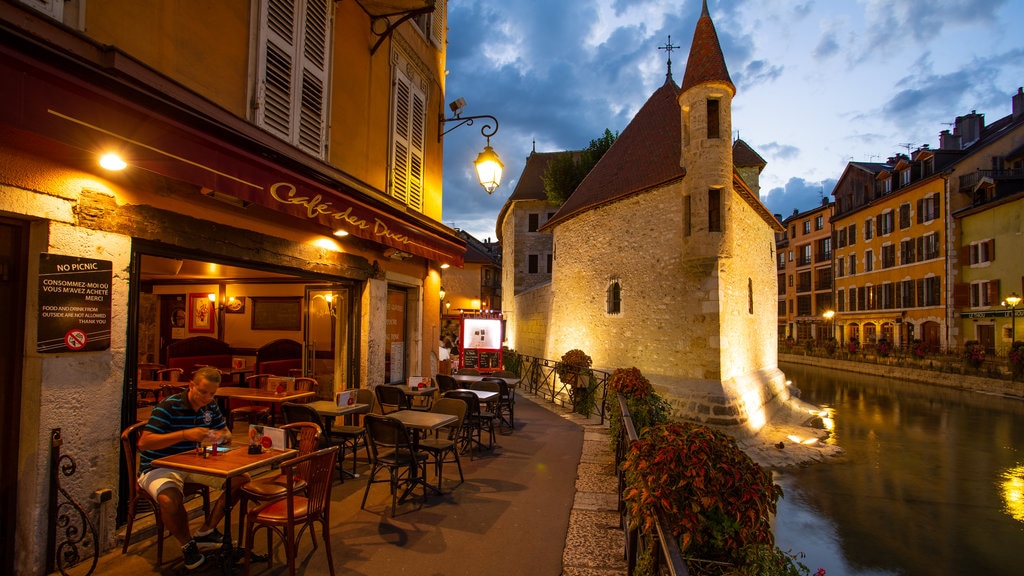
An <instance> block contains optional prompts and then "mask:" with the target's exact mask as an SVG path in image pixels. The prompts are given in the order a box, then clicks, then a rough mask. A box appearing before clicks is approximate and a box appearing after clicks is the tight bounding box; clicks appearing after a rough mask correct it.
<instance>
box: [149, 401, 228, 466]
mask: <svg viewBox="0 0 1024 576" xmlns="http://www.w3.org/2000/svg"><path fill="white" fill-rule="evenodd" d="M198 426H203V427H206V428H210V429H211V430H219V429H221V428H225V427H226V426H227V422H226V421H225V420H224V414H222V413H221V411H220V407H219V406H217V403H216V402H210V403H209V404H207V405H206V406H203V407H201V408H199V410H193V409H192V405H191V404H189V403H188V392H181V393H178V394H174V395H171V396H169V397H168V398H166V399H165V400H164V401H163V402H161V403H160V404H158V405H157V406H156V407H155V408H153V412H152V413H151V414H150V415H149V422H147V423H146V427H145V430H146V431H148V432H153V433H156V434H168V433H171V432H178V431H179V430H188V429H189V428H196V427H198ZM195 448H196V442H191V441H188V440H183V441H181V442H178V443H176V444H172V445H170V446H167V447H165V448H161V449H159V450H143V451H142V453H141V454H140V455H139V473H140V474H144V473H146V472H149V470H150V469H151V468H152V466H151V463H152V462H153V460H155V459H157V458H163V457H164V456H171V455H173V454H178V453H181V452H186V451H188V450H195Z"/></svg>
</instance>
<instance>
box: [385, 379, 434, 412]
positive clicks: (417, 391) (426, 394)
mask: <svg viewBox="0 0 1024 576" xmlns="http://www.w3.org/2000/svg"><path fill="white" fill-rule="evenodd" d="M395 388H398V389H400V390H401V391H402V393H403V394H405V400H406V406H408V407H409V408H410V409H412V410H419V411H421V412H423V411H429V410H430V407H431V406H432V405H433V404H434V393H435V392H437V386H424V387H423V388H420V387H418V386H417V387H414V386H407V385H405V384H397V385H395ZM415 398H423V399H425V404H423V405H421V406H420V407H418V408H412V402H413V399H415ZM390 415H391V414H388V416H390Z"/></svg>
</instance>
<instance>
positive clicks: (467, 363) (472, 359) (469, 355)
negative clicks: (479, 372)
mask: <svg viewBox="0 0 1024 576" xmlns="http://www.w3.org/2000/svg"><path fill="white" fill-rule="evenodd" d="M477 361H478V358H477V355H476V350H474V349H472V348H467V349H465V350H463V351H462V367H463V368H476V366H477Z"/></svg>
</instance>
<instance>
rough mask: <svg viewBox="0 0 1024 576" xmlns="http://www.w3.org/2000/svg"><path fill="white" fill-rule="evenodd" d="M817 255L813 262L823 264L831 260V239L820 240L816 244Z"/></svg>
mask: <svg viewBox="0 0 1024 576" xmlns="http://www.w3.org/2000/svg"><path fill="white" fill-rule="evenodd" d="M817 250H818V253H817V254H816V255H815V257H814V261H815V262H825V261H828V260H831V259H832V239H831V238H822V239H821V240H818V242H817Z"/></svg>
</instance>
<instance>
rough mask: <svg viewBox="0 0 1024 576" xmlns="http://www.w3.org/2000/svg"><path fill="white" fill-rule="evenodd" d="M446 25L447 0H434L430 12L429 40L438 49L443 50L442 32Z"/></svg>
mask: <svg viewBox="0 0 1024 576" xmlns="http://www.w3.org/2000/svg"><path fill="white" fill-rule="evenodd" d="M447 26H448V0H434V11H433V12H432V13H431V14H430V40H431V42H433V43H434V44H435V45H436V46H437V49H438V50H444V33H445V31H446V30H447Z"/></svg>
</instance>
